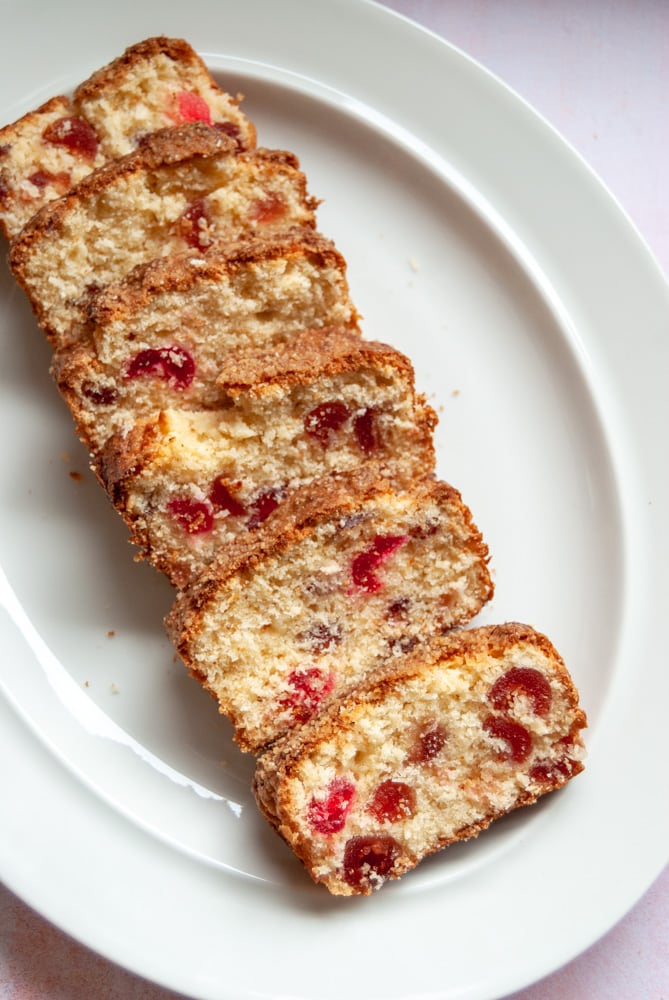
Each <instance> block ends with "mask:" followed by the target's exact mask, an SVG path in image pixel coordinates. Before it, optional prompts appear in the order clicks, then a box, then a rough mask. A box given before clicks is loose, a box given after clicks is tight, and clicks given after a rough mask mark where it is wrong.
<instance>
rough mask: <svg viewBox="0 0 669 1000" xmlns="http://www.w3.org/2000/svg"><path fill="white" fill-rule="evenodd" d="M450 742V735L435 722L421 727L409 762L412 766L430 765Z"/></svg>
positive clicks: (410, 753) (412, 747) (410, 752)
mask: <svg viewBox="0 0 669 1000" xmlns="http://www.w3.org/2000/svg"><path fill="white" fill-rule="evenodd" d="M447 741H448V733H447V732H446V730H445V729H444V727H443V726H442V725H441V724H440V723H439V722H437V720H436V719H435V720H433V721H431V722H425V723H423V725H422V726H420V728H419V731H418V735H417V736H416V738H415V740H414V741H413V744H412V746H411V749H410V751H409V754H408V756H407V760H408V762H409V763H410V764H428V763H429V762H430V761H431V760H434V758H435V757H436V756H437V754H439V753H441V751H442V750H443V748H444V747H445V746H446V743H447Z"/></svg>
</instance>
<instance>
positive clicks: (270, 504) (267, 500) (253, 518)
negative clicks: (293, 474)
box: [247, 489, 284, 528]
mask: <svg viewBox="0 0 669 1000" xmlns="http://www.w3.org/2000/svg"><path fill="white" fill-rule="evenodd" d="M283 495H284V491H283V490H281V489H273V490H265V492H264V493H259V494H258V496H257V497H256V498H255V499H254V501H253V503H252V504H251V506H250V508H249V511H250V516H249V519H248V522H247V524H248V527H249V528H257V527H258V525H259V524H262V522H263V521H266V520H267V518H268V517H269V516H270V514H271V513H272V512H273V511H275V510H276V508H277V507H278V506H279V504H280V503H281V501H282V500H283Z"/></svg>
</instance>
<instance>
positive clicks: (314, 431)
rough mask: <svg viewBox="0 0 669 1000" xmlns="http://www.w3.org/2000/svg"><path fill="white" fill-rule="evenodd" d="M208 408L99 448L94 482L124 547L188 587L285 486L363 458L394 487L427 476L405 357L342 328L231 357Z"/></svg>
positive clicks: (140, 427) (426, 422)
mask: <svg viewBox="0 0 669 1000" xmlns="http://www.w3.org/2000/svg"><path fill="white" fill-rule="evenodd" d="M218 386H219V399H218V406H217V408H216V409H209V410H185V409H178V410H176V409H171V410H165V411H163V412H162V413H161V414H160V415H159V416H157V417H155V418H153V419H148V420H144V421H138V422H137V424H136V425H135V426H134V427H133V430H132V431H131V432H130V433H129V434H123V433H119V434H116V435H114V436H113V437H112V438H110V440H109V441H108V443H107V445H106V447H105V448H104V450H103V452H102V455H101V459H100V461H99V463H98V472H99V477H100V479H101V481H102V482H103V484H104V485H105V487H106V489H107V490H108V492H109V494H110V496H111V497H112V499H113V501H114V504H115V506H116V507H117V509H118V510H119V511H120V512H121V513H122V515H123V517H124V519H125V521H126V523H127V524H128V526H129V527H130V529H131V532H132V538H133V541H134V542H135V544H137V545H138V546H139V547H140V549H142V551H143V552H144V553H145V554H146V555H147V556H148V558H149V559H150V560H151V562H152V563H153V564H154V565H155V566H156V567H157V568H158V569H160V570H161V571H162V572H163V573H165V574H166V575H167V576H168V577H169V578H170V579H171V580H172V581H173V582H174V583H175V584H177V585H178V586H184V585H186V584H187V583H189V582H191V581H193V580H195V579H196V578H197V577H198V576H199V575H200V574H201V573H202V571H203V570H204V568H205V567H206V566H207V565H208V564H209V563H210V562H211V561H212V559H214V557H215V556H216V555H217V554H218V553H220V551H221V549H222V548H223V546H224V545H226V544H227V543H229V542H230V541H231V540H232V538H234V537H235V536H236V535H238V534H239V533H240V532H241V533H246V532H248V531H249V530H253V529H254V528H257V527H258V525H260V524H261V523H262V521H264V520H265V518H267V517H268V516H269V514H270V513H271V512H272V511H273V510H275V509H276V507H277V506H278V505H279V504H280V503H282V502H284V501H285V500H286V498H287V497H289V496H290V495H291V494H292V493H293V492H294V491H295V490H296V489H298V488H299V487H301V486H304V485H305V484H307V483H309V482H311V481H312V480H314V479H317V478H319V477H322V476H327V475H330V474H331V473H336V472H344V471H347V470H349V469H355V468H356V467H359V466H361V465H362V464H364V463H366V462H369V461H373V462H375V463H376V464H377V465H378V467H379V468H381V469H383V470H385V471H386V472H387V473H388V474H390V473H392V475H393V477H394V479H395V482H396V483H397V484H400V483H402V482H408V481H410V480H412V479H419V478H421V477H423V476H427V475H429V474H431V473H432V471H433V469H434V464H435V457H434V448H433V444H432V430H433V427H434V425H435V423H436V416H435V414H434V411H433V410H432V409H431V408H430V407H429V406H427V404H426V402H425V400H424V398H423V397H422V396H416V394H415V391H414V378H413V369H412V367H411V363H410V362H409V360H408V358H406V357H405V356H404V355H403V354H400V352H399V351H396V350H394V349H393V348H391V347H387V346H386V345H384V344H378V343H372V342H367V341H363V340H361V339H360V338H359V337H358V336H356V335H354V334H351V333H349V332H347V331H342V330H325V331H312V332H309V333H307V334H305V335H303V336H301V337H298V338H296V339H295V340H294V341H292V342H291V343H290V344H288V345H285V346H283V347H282V348H280V349H278V350H276V349H275V350H273V351H269V352H256V353H252V354H247V355H244V356H242V357H231V358H229V359H228V360H227V362H226V363H224V364H223V366H222V369H221V375H220V377H219V380H218Z"/></svg>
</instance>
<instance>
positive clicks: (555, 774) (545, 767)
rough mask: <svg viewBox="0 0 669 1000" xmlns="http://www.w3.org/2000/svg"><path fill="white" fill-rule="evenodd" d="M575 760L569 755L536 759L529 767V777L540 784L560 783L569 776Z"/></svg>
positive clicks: (572, 770) (572, 771)
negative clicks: (559, 758) (556, 758)
mask: <svg viewBox="0 0 669 1000" xmlns="http://www.w3.org/2000/svg"><path fill="white" fill-rule="evenodd" d="M575 766H576V761H575V760H572V759H571V757H565V758H563V759H562V760H538V761H537V762H536V764H533V765H532V767H531V768H530V772H529V777H530V778H531V780H532V781H537V782H538V783H539V784H540V785H556V784H562V783H563V782H565V781H567V780H568V779H569V778H571V776H572V774H573V773H574V768H575Z"/></svg>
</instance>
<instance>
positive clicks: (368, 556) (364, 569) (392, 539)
mask: <svg viewBox="0 0 669 1000" xmlns="http://www.w3.org/2000/svg"><path fill="white" fill-rule="evenodd" d="M408 540H409V536H408V535H377V536H376V538H375V539H374V541H373V542H372V544H371V545H370V547H369V548H368V549H365V551H364V552H361V553H360V554H359V555H357V556H356V557H355V558H354V560H353V562H352V564H351V576H352V577H353V583H354V584H355V586H356V587H359V588H360V589H361V590H365V591H367V593H368V594H374V593H376V592H377V591H379V590H381V589H382V587H383V583H382V582H381V580H379V578H378V576H377V575H376V573H375V572H374V571H375V570H376V569H378V568H379V566H381V565H382V564H383V563H385V562H387V560H388V559H390V557H391V556H392V555H393V553H394V552H397V550H398V549H401V548H402V546H403V545H406V543H407V542H408Z"/></svg>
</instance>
